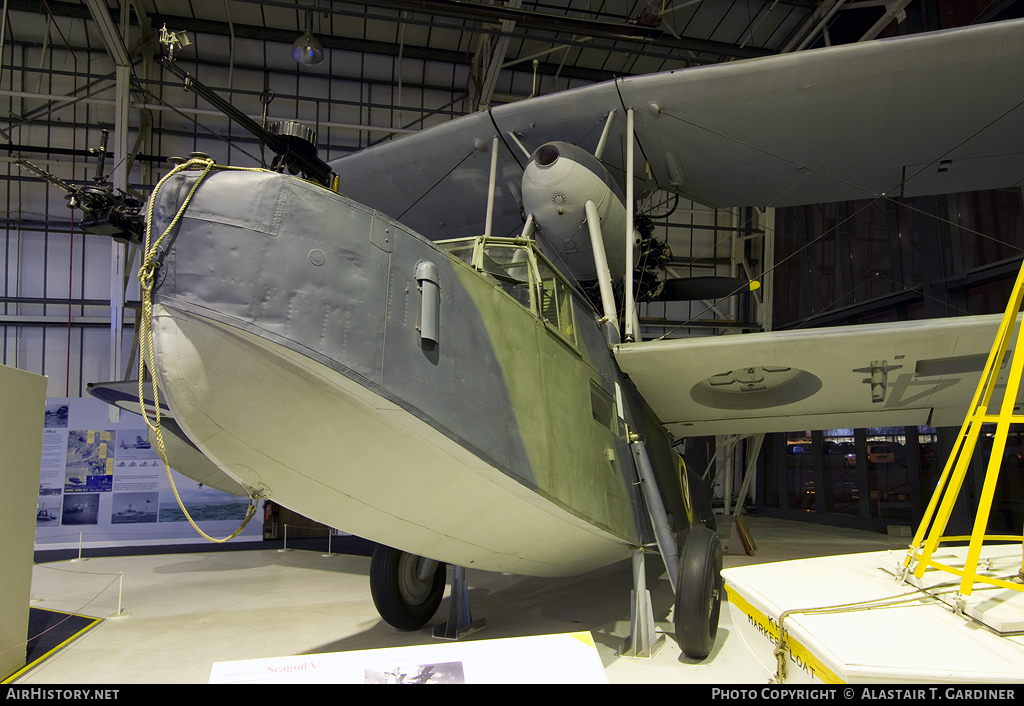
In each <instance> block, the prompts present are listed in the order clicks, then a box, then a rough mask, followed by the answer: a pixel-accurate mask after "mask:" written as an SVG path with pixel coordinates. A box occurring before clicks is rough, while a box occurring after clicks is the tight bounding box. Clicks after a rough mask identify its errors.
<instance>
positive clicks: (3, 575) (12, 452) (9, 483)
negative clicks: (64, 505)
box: [0, 365, 46, 681]
mask: <svg viewBox="0 0 1024 706" xmlns="http://www.w3.org/2000/svg"><path fill="white" fill-rule="evenodd" d="M45 414H46V378H45V377H43V376H42V375H35V374H33V373H27V372H25V371H23V370H18V369H16V368H10V367H7V366H4V365H0V438H2V439H3V440H4V452H3V454H0V478H3V481H4V499H5V503H6V507H7V510H6V512H5V522H4V529H3V532H0V596H3V600H2V601H0V681H2V680H3V679H6V678H7V677H9V676H10V675H11V674H13V673H14V672H16V671H17V670H19V669H21V668H22V667H24V666H25V653H26V648H25V643H26V640H27V637H28V608H29V597H30V593H31V591H32V551H33V547H34V543H35V532H36V517H35V514H36V504H37V503H38V499H39V465H40V460H41V456H42V448H43V419H44V417H45Z"/></svg>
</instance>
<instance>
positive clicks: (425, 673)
mask: <svg viewBox="0 0 1024 706" xmlns="http://www.w3.org/2000/svg"><path fill="white" fill-rule="evenodd" d="M366 683H367V684H465V683H466V676H465V674H464V673H463V671H462V662H446V663H443V664H416V665H408V666H400V667H394V668H393V669H388V670H383V671H382V670H380V669H367V670H366Z"/></svg>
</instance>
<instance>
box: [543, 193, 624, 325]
mask: <svg viewBox="0 0 1024 706" xmlns="http://www.w3.org/2000/svg"><path fill="white" fill-rule="evenodd" d="M584 208H585V209H586V212H587V228H589V229H590V248H591V249H592V250H593V251H594V266H595V268H596V269H597V285H598V287H599V288H600V290H601V306H602V308H603V309H604V318H605V320H606V321H608V322H609V323H610V324H611V326H612V329H613V330H614V331H615V341H614V342H615V343H619V318H618V316H617V315H616V313H615V295H614V294H613V293H612V275H611V272H610V271H609V270H608V257H607V255H606V254H605V251H604V237H603V236H602V235H601V218H600V217H599V216H598V215H597V206H595V205H594V202H593V201H590V200H588V201H587V202H586V203H585V204H584ZM532 217H533V216H531V218H532Z"/></svg>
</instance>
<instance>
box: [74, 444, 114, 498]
mask: <svg viewBox="0 0 1024 706" xmlns="http://www.w3.org/2000/svg"><path fill="white" fill-rule="evenodd" d="M115 440H116V432H113V431H109V430H103V429H100V430H94V429H88V430H79V431H69V432H68V456H67V460H66V461H65V471H64V492H65V493H83V492H107V491H109V490H111V488H112V484H113V479H114V455H113V451H114V442H115Z"/></svg>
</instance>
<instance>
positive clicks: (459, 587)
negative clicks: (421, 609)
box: [433, 566, 487, 640]
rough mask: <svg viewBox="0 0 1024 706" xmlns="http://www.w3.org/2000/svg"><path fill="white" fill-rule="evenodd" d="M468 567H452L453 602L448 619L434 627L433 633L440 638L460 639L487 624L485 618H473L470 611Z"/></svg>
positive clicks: (449, 607) (449, 608)
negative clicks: (466, 576)
mask: <svg viewBox="0 0 1024 706" xmlns="http://www.w3.org/2000/svg"><path fill="white" fill-rule="evenodd" d="M465 573H466V569H465V567H462V566H453V567H452V590H451V604H450V605H449V606H448V621H447V622H446V623H443V624H441V625H438V626H436V627H435V628H434V631H433V635H434V637H435V638H437V639H439V640H459V639H462V638H463V637H466V636H467V635H470V634H471V633H474V632H476V631H477V630H480V629H481V628H483V627H484V626H485V625H486V624H487V620H486V619H485V618H480V619H479V620H473V614H472V613H470V611H469V586H468V584H467V583H466V578H465Z"/></svg>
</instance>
